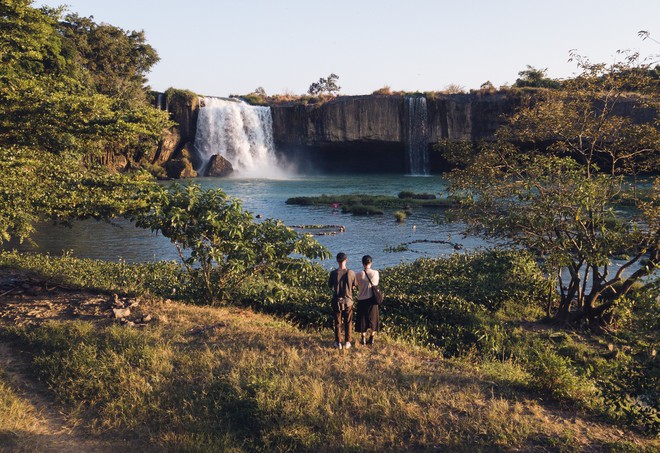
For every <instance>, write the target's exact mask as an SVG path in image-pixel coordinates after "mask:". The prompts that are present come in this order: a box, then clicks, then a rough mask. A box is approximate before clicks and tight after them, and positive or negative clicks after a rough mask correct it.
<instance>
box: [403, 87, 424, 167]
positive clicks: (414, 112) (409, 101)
mask: <svg viewBox="0 0 660 453" xmlns="http://www.w3.org/2000/svg"><path fill="white" fill-rule="evenodd" d="M405 112H406V114H407V117H408V134H407V137H406V138H407V140H406V163H407V165H408V169H407V170H408V173H409V174H411V175H416V176H426V175H428V174H429V150H428V143H429V140H428V126H427V112H426V97H425V96H406V97H405Z"/></svg>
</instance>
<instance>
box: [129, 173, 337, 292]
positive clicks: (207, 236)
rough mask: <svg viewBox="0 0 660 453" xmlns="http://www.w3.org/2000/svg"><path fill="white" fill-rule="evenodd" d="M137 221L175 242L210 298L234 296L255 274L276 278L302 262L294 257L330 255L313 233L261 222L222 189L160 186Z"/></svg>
mask: <svg viewBox="0 0 660 453" xmlns="http://www.w3.org/2000/svg"><path fill="white" fill-rule="evenodd" d="M136 220H137V225H138V226H139V227H142V228H150V229H151V230H153V231H160V232H162V234H163V235H164V236H166V237H168V238H169V239H170V240H171V241H172V243H174V244H175V246H176V247H177V249H178V250H179V254H180V257H181V260H182V261H183V262H184V264H185V265H186V267H187V269H188V272H189V274H190V275H191V276H192V278H193V280H195V281H197V282H198V284H199V287H200V288H203V289H204V297H205V298H206V299H207V300H208V301H209V302H213V301H215V300H227V299H230V298H231V297H233V296H234V294H235V291H236V290H237V288H238V287H239V285H240V284H242V282H243V281H244V280H246V279H248V278H251V277H253V276H254V275H256V274H260V275H263V276H266V277H267V276H269V275H272V276H275V277H278V272H280V271H281V270H282V266H284V267H285V268H286V266H287V265H293V264H294V263H296V262H298V261H300V260H296V259H294V258H292V257H291V255H294V254H297V255H301V256H304V257H307V258H318V257H323V258H325V257H328V256H329V253H328V251H327V249H325V247H323V246H321V245H320V244H319V243H318V242H316V241H315V240H314V239H312V238H311V236H299V235H298V234H297V233H296V232H295V231H293V230H292V229H290V228H288V227H286V226H285V225H284V224H283V223H282V222H280V221H277V220H271V219H267V220H265V221H263V222H259V223H257V222H256V221H255V220H254V219H253V217H252V215H251V214H250V213H249V212H247V211H244V210H243V208H242V206H241V204H240V202H239V201H238V200H236V199H234V198H231V197H229V196H227V195H226V194H225V193H224V192H223V191H222V190H220V189H215V190H203V189H201V188H200V186H198V185H188V186H181V185H179V184H174V185H173V186H171V187H170V188H169V189H167V190H165V189H163V190H161V192H160V193H159V194H158V196H157V201H156V202H155V203H154V205H153V207H152V209H151V210H150V211H149V212H148V213H144V214H140V215H138V216H137V217H136Z"/></svg>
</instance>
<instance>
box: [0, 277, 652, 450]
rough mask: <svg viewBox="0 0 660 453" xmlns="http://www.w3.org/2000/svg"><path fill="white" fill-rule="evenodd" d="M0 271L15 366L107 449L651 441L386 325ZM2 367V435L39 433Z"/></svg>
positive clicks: (647, 445)
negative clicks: (308, 326)
mask: <svg viewBox="0 0 660 453" xmlns="http://www.w3.org/2000/svg"><path fill="white" fill-rule="evenodd" d="M0 275H2V277H1V278H0V279H1V281H0V287H1V288H2V290H1V291H0V293H2V294H3V296H2V305H3V311H2V317H1V318H0V332H1V337H2V343H3V345H4V346H3V347H4V348H5V350H6V351H8V353H9V354H10V357H9V360H10V361H14V362H16V361H18V362H22V363H24V364H25V366H24V367H21V370H22V371H21V373H22V376H21V378H22V379H24V380H26V381H29V382H32V383H34V385H36V386H38V387H40V392H42V394H43V395H44V397H45V398H46V399H47V400H48V401H49V404H52V405H53V406H54V407H56V408H57V410H61V411H63V413H64V414H65V417H66V421H67V424H68V425H69V426H77V427H78V428H77V429H78V430H79V432H82V433H84V434H85V435H87V436H91V438H93V439H94V441H95V442H101V443H100V444H99V445H101V446H102V447H103V445H104V442H107V444H105V445H106V446H110V445H114V444H113V442H116V441H117V439H126V440H128V445H125V447H126V448H124V450H125V451H148V450H153V451H162V450H168V451H172V450H185V451H218V450H223V451H254V450H268V451H330V450H338V449H339V450H354V449H359V450H365V451H394V450H397V451H400V450H404V449H423V450H428V449H441V450H449V451H492V450H501V451H513V450H517V451H520V450H524V451H566V450H571V451H653V449H655V448H658V447H659V446H660V445H659V444H658V442H657V440H652V439H645V438H642V437H639V436H638V435H636V434H635V433H633V432H628V431H627V430H623V429H621V428H619V427H614V426H612V425H609V424H606V423H603V422H598V421H597V420H596V419H595V418H593V417H590V416H588V415H586V414H585V413H581V412H580V411H575V410H572V409H567V408H566V407H563V406H561V405H558V404H556V403H551V402H549V401H547V400H546V399H545V398H538V396H535V395H534V394H531V393H528V392H525V391H523V390H521V389H520V388H519V387H517V386H515V385H507V384H506V383H504V382H502V381H499V382H495V381H493V380H492V377H489V376H488V375H486V374H484V373H483V372H482V371H480V369H479V367H477V366H470V365H469V364H468V362H459V361H452V360H444V359H442V358H441V357H440V356H438V355H437V354H434V353H432V352H429V351H428V350H425V349H420V348H414V347H410V346H406V345H405V344H403V343H400V342H396V341H393V340H392V339H388V338H382V339H381V341H380V342H379V344H377V345H376V346H375V347H374V348H360V347H357V348H355V349H352V350H349V351H346V352H345V353H339V352H337V351H336V350H334V349H332V348H331V347H330V345H331V333H330V331H329V330H322V331H320V332H318V331H309V332H308V331H303V330H299V329H297V328H294V327H292V326H291V325H290V324H288V323H286V322H285V321H283V320H280V319H277V318H273V317H272V316H268V315H264V314H259V313H255V312H253V311H251V310H249V309H242V308H236V307H218V308H212V307H198V306H191V305H186V304H182V303H178V302H173V301H170V300H164V299H160V298H153V297H148V296H142V297H137V298H136V297H124V296H122V295H119V296H117V297H115V296H114V295H113V294H112V293H107V292H99V291H95V290H85V289H81V288H78V289H72V288H69V287H67V286H66V285H63V284H62V283H61V282H52V281H47V280H43V279H40V278H37V277H36V276H34V274H32V275H30V274H28V273H26V272H24V271H15V270H12V271H9V270H8V269H6V268H3V269H2V273H1V274H0ZM117 303H120V304H123V305H126V306H132V309H131V315H130V316H129V317H128V319H130V322H133V323H135V324H133V325H131V324H130V323H129V322H123V323H122V322H120V321H118V320H117V319H115V313H114V312H113V310H112V309H113V308H116V304H117ZM147 315H148V316H149V318H150V320H149V321H148V322H143V320H144V319H145V316H147ZM4 360H5V362H6V361H7V358H6V357H5V359H4ZM14 377H15V376H14ZM0 379H2V389H3V398H2V399H0V400H1V401H2V402H3V403H2V406H1V407H0V414H3V415H2V416H0V423H2V426H0V432H1V433H3V434H2V435H3V439H5V440H7V441H8V443H6V445H11V446H12V448H14V447H15V449H16V450H17V451H21V450H24V449H27V448H28V447H29V446H30V445H37V444H38V442H37V441H36V440H37V439H39V438H40V436H42V434H40V431H39V429H41V428H39V426H40V425H39V423H26V424H25V425H24V426H22V427H21V428H16V427H15V426H14V427H12V426H11V424H10V421H12V420H16V419H17V418H22V419H25V420H29V417H36V419H37V420H38V419H40V418H41V419H44V418H47V416H46V415H45V414H44V413H42V410H41V409H40V406H39V405H38V404H34V400H33V395H32V392H30V393H27V394H26V393H23V394H21V391H20V389H19V388H17V386H16V385H15V384H13V383H12V379H10V378H9V377H8V376H7V374H6V372H5V373H4V374H3V375H2V376H1V377H0ZM14 382H15V379H14ZM12 400H13V401H16V400H19V401H22V405H17V404H8V403H7V401H12ZM10 410H11V411H12V412H11V416H10V417H8V415H7V414H8V411H10ZM30 414H32V415H30ZM35 442H37V443H35ZM10 451H11V450H10ZM101 451H104V450H103V448H101Z"/></svg>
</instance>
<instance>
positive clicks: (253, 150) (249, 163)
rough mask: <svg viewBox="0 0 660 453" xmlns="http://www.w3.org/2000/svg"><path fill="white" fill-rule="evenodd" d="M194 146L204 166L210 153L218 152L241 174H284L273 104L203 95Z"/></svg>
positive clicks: (274, 175)
mask: <svg viewBox="0 0 660 453" xmlns="http://www.w3.org/2000/svg"><path fill="white" fill-rule="evenodd" d="M195 150H196V152H197V154H198V156H199V158H200V160H201V162H202V167H201V172H200V173H202V174H203V171H204V170H205V167H206V165H207V164H208V162H209V160H210V159H211V156H213V155H214V154H219V155H221V156H223V157H224V158H225V159H227V160H228V161H229V162H231V164H232V166H233V167H234V170H235V172H236V173H237V174H238V175H240V176H247V177H253V178H281V177H284V176H285V174H284V170H283V169H282V168H281V167H280V166H279V165H278V162H277V158H276V156H275V146H274V144H273V118H272V116H271V112H270V107H257V106H251V105H248V104H246V103H245V102H242V101H236V100H228V99H220V98H210V97H205V98H200V109H199V116H198V118H197V133H196V134H195Z"/></svg>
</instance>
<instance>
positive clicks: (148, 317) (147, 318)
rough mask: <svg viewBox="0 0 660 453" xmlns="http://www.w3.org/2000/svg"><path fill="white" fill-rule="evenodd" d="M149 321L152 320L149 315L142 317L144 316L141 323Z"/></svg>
mask: <svg viewBox="0 0 660 453" xmlns="http://www.w3.org/2000/svg"><path fill="white" fill-rule="evenodd" d="M151 319H152V318H151V315H144V316H142V322H143V323H148V322H149V321H151Z"/></svg>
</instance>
